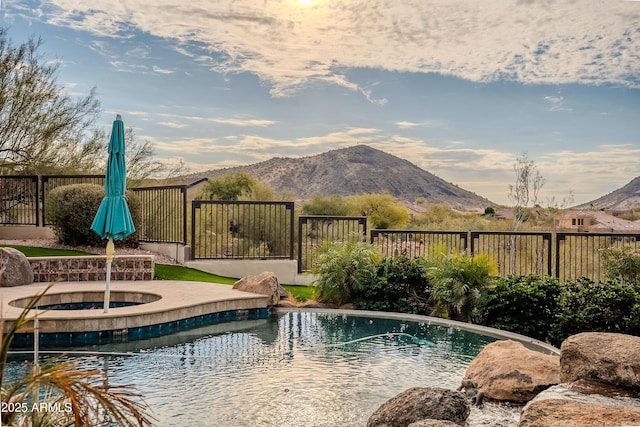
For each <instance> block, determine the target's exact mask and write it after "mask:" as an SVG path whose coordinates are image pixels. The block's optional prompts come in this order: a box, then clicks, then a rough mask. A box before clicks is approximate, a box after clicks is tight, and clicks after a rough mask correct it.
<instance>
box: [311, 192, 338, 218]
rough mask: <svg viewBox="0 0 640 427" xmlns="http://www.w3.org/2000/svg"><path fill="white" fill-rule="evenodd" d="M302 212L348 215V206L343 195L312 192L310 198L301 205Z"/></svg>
mask: <svg viewBox="0 0 640 427" xmlns="http://www.w3.org/2000/svg"><path fill="white" fill-rule="evenodd" d="M302 214H303V215H329V216H347V215H349V206H347V202H346V201H345V199H344V197H340V196H325V195H323V194H314V195H313V196H312V197H311V199H310V200H309V201H308V202H306V203H305V204H304V206H302Z"/></svg>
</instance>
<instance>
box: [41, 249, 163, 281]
mask: <svg viewBox="0 0 640 427" xmlns="http://www.w3.org/2000/svg"><path fill="white" fill-rule="evenodd" d="M28 259H29V262H30V263H31V268H32V269H33V281H34V282H84V281H89V282H91V281H104V280H106V278H107V266H106V264H107V260H106V256H104V255H95V256H76V257H74V256H69V257H67V256H65V257H33V258H28ZM153 269H154V263H153V255H116V256H114V257H113V262H112V263H111V280H153Z"/></svg>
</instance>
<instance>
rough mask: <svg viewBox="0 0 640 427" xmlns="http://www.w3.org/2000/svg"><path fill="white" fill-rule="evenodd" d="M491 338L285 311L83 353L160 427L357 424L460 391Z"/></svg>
mask: <svg viewBox="0 0 640 427" xmlns="http://www.w3.org/2000/svg"><path fill="white" fill-rule="evenodd" d="M494 340H495V339H494V338H491V337H486V336H482V335H478V334H474V333H470V332H466V331H462V330H457V329H455V328H450V327H442V326H436V325H429V324H427V323H417V322H408V321H400V320H391V319H382V318H369V317H356V316H343V315H338V314H328V313H312V312H288V313H281V314H279V315H278V316H273V317H270V318H268V319H257V320H244V321H234V322H230V323H226V324H217V325H211V326H207V327H202V328H198V329H194V330H190V331H183V332H179V333H176V334H173V335H169V336H166V337H161V338H155V339H152V340H146V341H136V342H129V343H121V344H110V345H102V346H100V347H95V348H90V349H89V348H84V350H90V351H101V352H111V353H112V354H111V355H109V356H105V355H100V356H86V360H87V363H88V364H95V365H97V366H99V367H103V366H105V365H106V366H108V378H109V382H110V383H112V384H132V385H135V387H136V388H137V390H138V391H139V392H140V393H141V394H142V395H144V396H145V401H146V403H147V404H148V405H149V406H150V407H151V408H152V411H153V414H154V416H155V417H156V419H157V420H158V423H157V425H159V426H178V427H191V426H225V427H233V426H242V427H244V426H278V427H285V426H296V427H297V426H315V427H321V426H332V427H333V426H358V427H360V426H364V425H365V424H366V421H367V419H368V418H369V416H370V415H371V414H372V413H373V412H374V411H375V410H376V409H377V408H378V406H380V405H381V404H382V403H384V402H385V401H386V400H388V399H389V398H391V397H393V396H395V395H396V394H398V393H400V392H402V391H404V390H406V389H407V388H409V387H414V386H438V387H447V388H454V389H455V388H457V386H458V385H459V384H460V380H461V379H462V377H463V375H464V371H465V369H466V367H467V365H468V364H469V362H470V361H471V360H472V359H473V357H475V355H476V354H477V353H479V352H480V350H481V349H482V348H483V347H484V346H485V345H486V344H488V343H490V342H492V341H494ZM78 350H80V349H78ZM128 352H131V353H130V354H129V353H128ZM105 357H106V358H107V359H106V362H105V359H104V358H105ZM12 363H13V369H14V370H18V369H20V366H21V363H20V362H17V361H16V362H12Z"/></svg>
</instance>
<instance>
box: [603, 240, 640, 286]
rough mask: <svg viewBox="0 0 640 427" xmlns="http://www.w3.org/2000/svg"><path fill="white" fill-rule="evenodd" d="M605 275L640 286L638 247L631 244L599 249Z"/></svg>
mask: <svg viewBox="0 0 640 427" xmlns="http://www.w3.org/2000/svg"><path fill="white" fill-rule="evenodd" d="M601 257H602V263H603V265H604V269H605V274H606V277H607V278H608V279H609V280H618V281H620V282H621V283H628V284H631V285H634V286H636V287H638V286H640V249H636V248H633V247H631V246H624V247H622V248H607V249H603V250H602V251H601Z"/></svg>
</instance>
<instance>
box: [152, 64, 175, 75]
mask: <svg viewBox="0 0 640 427" xmlns="http://www.w3.org/2000/svg"><path fill="white" fill-rule="evenodd" d="M153 72H154V73H158V74H173V73H175V71H174V70H169V69H166V68H161V67H158V66H157V65H154V66H153Z"/></svg>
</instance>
